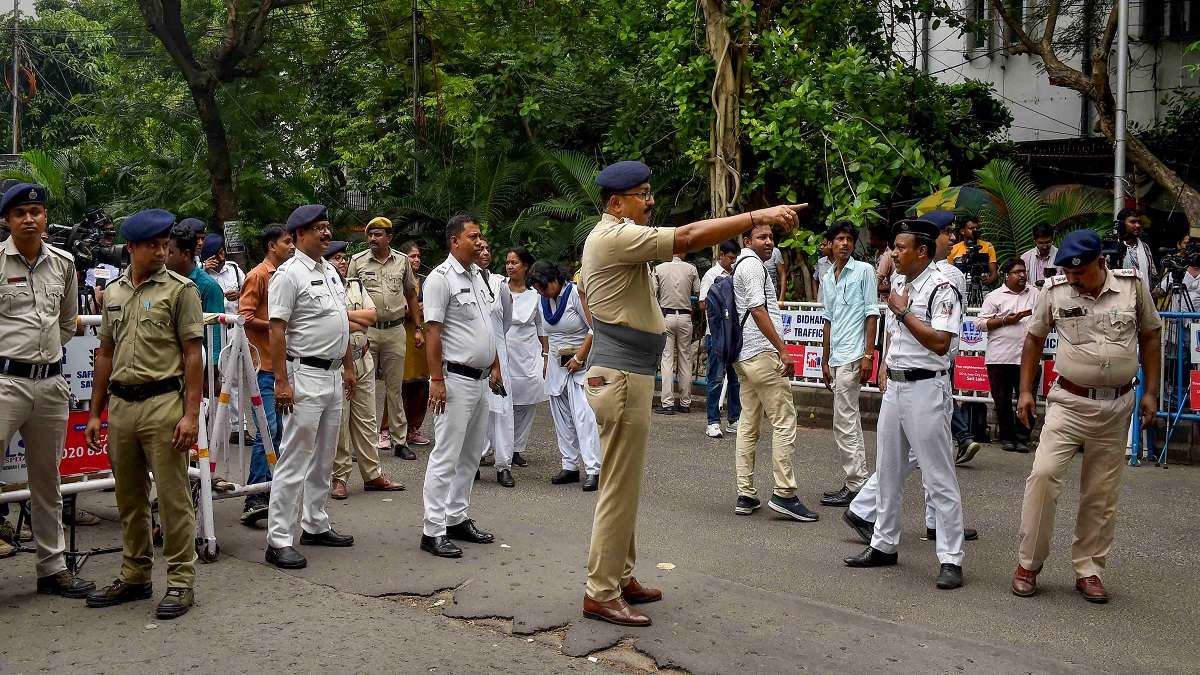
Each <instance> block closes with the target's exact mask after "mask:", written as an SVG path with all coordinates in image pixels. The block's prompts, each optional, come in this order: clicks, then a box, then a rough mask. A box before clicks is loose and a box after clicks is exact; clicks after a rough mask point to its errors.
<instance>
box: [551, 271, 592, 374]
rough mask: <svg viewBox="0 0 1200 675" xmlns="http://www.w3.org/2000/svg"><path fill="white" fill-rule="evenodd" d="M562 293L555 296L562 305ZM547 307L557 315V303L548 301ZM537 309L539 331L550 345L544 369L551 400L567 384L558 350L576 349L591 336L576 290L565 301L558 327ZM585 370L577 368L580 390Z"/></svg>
mask: <svg viewBox="0 0 1200 675" xmlns="http://www.w3.org/2000/svg"><path fill="white" fill-rule="evenodd" d="M562 294H563V292H562V291H560V292H559V294H558V300H559V301H561V300H562V299H563V297H562ZM547 302H548V303H549V305H550V311H551V312H552V313H553V312H556V311H558V303H557V302H555V301H554V300H549V301H547ZM538 307H539V308H540V311H541V312H542V330H544V331H545V333H546V337H548V338H549V343H550V357H549V358H550V363H549V365H548V366H547V368H546V393H547V394H549V395H550V396H558V395H560V394H562V391H563V386H564V385H565V384H566V383H567V379H568V378H567V375H568V373H567V369H566V368H563V367H562V366H561V365H560V364H561V362H562V359H561V357H560V356H559V353H558V352H559V350H562V349H578V348H579V347H580V346H582V345H583V341H584V340H585V339H586V338H587V336H588V334H589V333H591V332H592V328H591V326H589V325H588V324H587V320H586V318H585V317H584V314H583V302H582V301H580V299H579V288H578V287H575V288H572V289H571V297H570V298H569V299H567V306H566V308H565V309H563V312H562V316H561V317H559V319H558V323H557V324H551V323H550V321H549V319H548V318H547V317H546V307H545V305H543V304H542V303H541V301H540V300H539V301H538ZM585 373H586V369H584V368H580V369H579V370H577V371H575V376H574V378H572V379H574V380H575V382H576V383H577V384H578V385H579V386H583V381H584V379H585Z"/></svg>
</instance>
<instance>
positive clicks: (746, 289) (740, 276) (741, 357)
mask: <svg viewBox="0 0 1200 675" xmlns="http://www.w3.org/2000/svg"><path fill="white" fill-rule="evenodd" d="M743 258H752V259H751V260H746V261H744V262H742V259H743ZM734 265H736V267H734V269H733V300H734V304H735V305H736V307H737V316H735V317H734V320H735V321H737V322H738V323H739V324H740V323H741V322H742V317H743V316H744V315H745V314H746V312H748V311H749V310H751V309H754V308H755V307H762V306H764V305H765V306H766V308H767V313H768V314H770V315H771V323H773V324H775V332H777V333H779V334H780V335H782V334H783V320H782V318H781V317H780V314H779V300H777V299H776V295H775V284H772V283H769V281H768V276H767V268H766V266H765V265H764V264H763V261H762V258H759V257H758V254H757V253H755V252H754V251H752V250H750V249H748V248H744V249H742V252H741V254H740V255H739V256H738V259H737V261H735V262H734ZM773 351H776V350H775V345H773V344H771V341H770V340H768V339H767V337H766V336H765V335H763V333H762V331H761V330H759V328H758V323H756V322H755V321H754V317H752V316H751V317H746V322H745V324H744V325H743V329H742V351H741V352H740V353H739V354H738V358H737V360H738V362H739V363H740V362H742V361H745V360H747V359H751V358H754V357H755V356H758V355H759V354H762V353H763V352H773Z"/></svg>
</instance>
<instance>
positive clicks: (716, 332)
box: [704, 257, 771, 363]
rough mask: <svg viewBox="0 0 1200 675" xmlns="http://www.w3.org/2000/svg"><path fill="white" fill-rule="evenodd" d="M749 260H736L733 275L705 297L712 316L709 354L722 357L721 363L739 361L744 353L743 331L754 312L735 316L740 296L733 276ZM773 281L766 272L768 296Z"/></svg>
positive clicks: (724, 278) (765, 285) (731, 271)
mask: <svg viewBox="0 0 1200 675" xmlns="http://www.w3.org/2000/svg"><path fill="white" fill-rule="evenodd" d="M748 259H749V257H743V258H739V259H738V260H737V262H735V263H733V269H731V270H730V271H729V274H728V275H727V276H724V277H721V278H720V279H717V280H716V281H715V282H713V285H712V286H711V287H709V289H708V295H706V296H705V297H704V310H705V313H706V314H707V315H708V331H709V334H710V335H711V336H712V347H711V348H710V349H709V352H708V357H709V358H710V359H711V358H715V359H718V360H719V361H720V362H721V363H733V362H734V361H737V358H738V356H739V355H740V354H741V352H742V331H743V329H744V328H745V326H746V319H747V318H749V317H750V312H749V310H747V311H746V313H745V314H743V315H742V317H741V318H740V319H736V318H735V317H737V314H738V312H737V299H736V298H735V297H734V294H733V275H734V273H735V272H737V266H738V265H740V264H741V263H742V261H743V260H748ZM763 270H764V272H765V271H766V265H763ZM770 280H771V275H770V274H765V275H764V279H763V295H764V297H765V296H766V288H767V284H768V283H770Z"/></svg>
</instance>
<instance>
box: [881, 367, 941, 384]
mask: <svg viewBox="0 0 1200 675" xmlns="http://www.w3.org/2000/svg"><path fill="white" fill-rule="evenodd" d="M887 374H888V379H889V380H892V381H894V382H920V381H921V380H932V379H933V378H935V377H941V376H943V375H945V374H946V371H944V370H926V369H924V368H910V369H908V370H892V369H891V368H888V371H887Z"/></svg>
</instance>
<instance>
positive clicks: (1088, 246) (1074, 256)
mask: <svg viewBox="0 0 1200 675" xmlns="http://www.w3.org/2000/svg"><path fill="white" fill-rule="evenodd" d="M1101 248H1102V247H1101V245H1100V235H1098V234H1096V233H1095V232H1093V231H1092V230H1075V231H1074V232H1072V233H1070V234H1068V235H1067V236H1065V237H1063V240H1062V243H1061V244H1059V245H1058V255H1056V256H1054V265H1055V266H1056V267H1081V266H1083V265H1086V264H1088V263H1090V262H1092V261H1093V260H1095V259H1096V258H1099V257H1100V250H1101Z"/></svg>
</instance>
